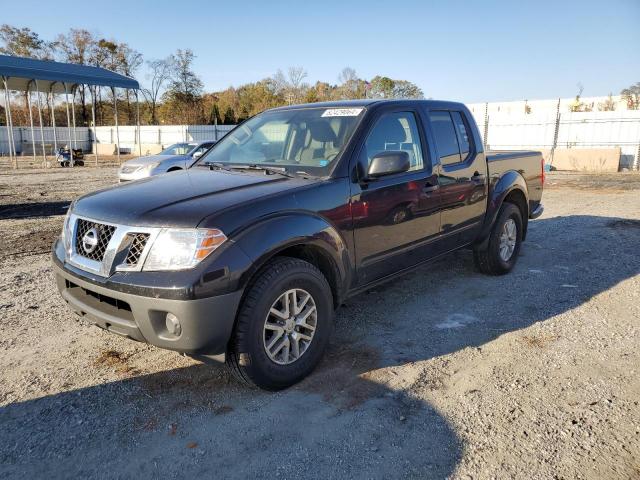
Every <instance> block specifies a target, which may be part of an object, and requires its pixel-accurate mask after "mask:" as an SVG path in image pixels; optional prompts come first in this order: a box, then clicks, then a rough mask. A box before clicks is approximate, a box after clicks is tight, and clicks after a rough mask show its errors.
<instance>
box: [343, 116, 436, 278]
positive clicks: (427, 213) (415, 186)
mask: <svg viewBox="0 0 640 480" xmlns="http://www.w3.org/2000/svg"><path fill="white" fill-rule="evenodd" d="M398 150H399V151H404V152H407V153H408V155H409V163H410V167H409V170H408V171H406V172H401V173H397V174H391V175H388V176H384V177H379V178H376V179H367V178H366V175H365V174H364V172H367V170H368V167H369V164H370V162H371V160H372V158H373V157H374V156H375V155H376V154H379V153H381V152H384V151H398ZM357 161H358V162H359V164H360V165H359V166H358V171H359V172H361V174H360V176H361V177H363V178H359V179H358V181H357V182H356V183H354V184H353V185H352V196H351V209H352V215H353V222H354V240H355V250H356V265H357V270H358V284H359V285H365V284H368V283H370V282H373V281H375V280H378V279H380V278H382V277H385V276H387V275H390V274H393V273H395V272H397V271H400V270H403V269H404V268H407V267H410V266H413V265H415V264H416V263H418V262H419V261H421V260H424V259H426V258H428V257H430V256H431V255H432V254H433V252H432V250H433V247H432V245H433V243H434V240H435V239H436V238H437V237H438V235H439V233H440V196H439V186H438V177H437V175H436V174H435V173H434V169H433V166H432V164H431V161H430V156H429V155H428V149H427V145H426V141H425V135H424V129H423V128H422V121H421V117H420V115H419V113H418V111H417V110H414V109H411V108H404V107H403V108H400V109H397V108H396V109H393V108H391V109H386V110H383V111H382V112H381V113H380V114H379V115H378V116H377V118H376V119H375V120H374V122H373V123H372V126H371V128H370V130H369V132H368V134H367V136H366V140H365V141H364V144H363V145H362V148H361V150H360V153H359V155H358V160H357Z"/></svg>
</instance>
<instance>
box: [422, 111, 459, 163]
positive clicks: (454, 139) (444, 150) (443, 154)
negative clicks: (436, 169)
mask: <svg viewBox="0 0 640 480" xmlns="http://www.w3.org/2000/svg"><path fill="white" fill-rule="evenodd" d="M429 120H430V121H431V126H432V127H433V134H434V136H435V141H436V147H437V148H438V155H440V163H441V164H442V165H450V164H452V163H459V162H460V161H461V158H460V147H459V146H458V136H457V134H456V128H455V126H454V124H453V120H452V119H451V115H450V114H449V112H447V111H432V112H429ZM467 149H468V148H467Z"/></svg>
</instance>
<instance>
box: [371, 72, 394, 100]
mask: <svg viewBox="0 0 640 480" xmlns="http://www.w3.org/2000/svg"><path fill="white" fill-rule="evenodd" d="M394 86H395V82H394V81H393V80H391V79H390V78H389V77H382V76H380V75H376V76H375V77H373V78H372V79H371V89H370V93H369V95H370V96H371V97H372V98H392V97H393V87H394Z"/></svg>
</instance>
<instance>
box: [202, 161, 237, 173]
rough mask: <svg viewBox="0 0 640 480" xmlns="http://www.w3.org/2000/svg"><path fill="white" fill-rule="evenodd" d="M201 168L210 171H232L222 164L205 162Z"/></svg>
mask: <svg viewBox="0 0 640 480" xmlns="http://www.w3.org/2000/svg"><path fill="white" fill-rule="evenodd" d="M200 166H201V167H207V168H208V169H209V170H226V171H227V172H230V171H231V169H230V168H229V167H227V166H226V165H225V164H223V163H220V162H204V163H201V164H200Z"/></svg>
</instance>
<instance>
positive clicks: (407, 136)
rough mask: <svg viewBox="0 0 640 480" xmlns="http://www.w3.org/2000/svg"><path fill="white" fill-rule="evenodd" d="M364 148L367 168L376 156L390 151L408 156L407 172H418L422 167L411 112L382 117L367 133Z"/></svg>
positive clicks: (420, 148) (420, 153)
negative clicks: (397, 151)
mask: <svg viewBox="0 0 640 480" xmlns="http://www.w3.org/2000/svg"><path fill="white" fill-rule="evenodd" d="M364 147H365V148H364V151H365V155H366V157H367V158H366V161H367V167H368V166H369V164H370V163H371V159H373V157H374V156H375V155H376V154H378V153H380V152H384V151H390V150H401V151H403V152H407V153H408V154H409V164H410V165H411V166H410V168H409V171H413V170H420V169H421V168H423V166H424V161H423V159H422V143H421V141H420V134H419V133H418V125H417V123H416V117H415V115H414V114H413V113H411V112H393V113H385V114H384V115H382V116H381V117H380V118H379V119H378V121H377V122H376V124H375V125H374V126H373V128H372V129H371V131H370V132H369V135H368V136H367V140H366V142H365V146H364Z"/></svg>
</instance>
